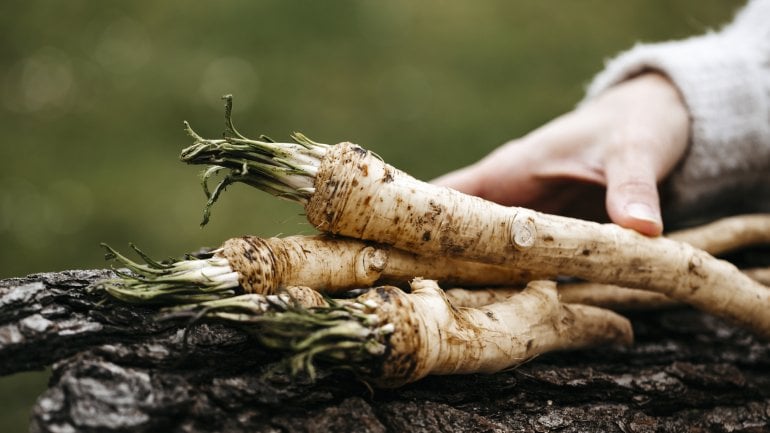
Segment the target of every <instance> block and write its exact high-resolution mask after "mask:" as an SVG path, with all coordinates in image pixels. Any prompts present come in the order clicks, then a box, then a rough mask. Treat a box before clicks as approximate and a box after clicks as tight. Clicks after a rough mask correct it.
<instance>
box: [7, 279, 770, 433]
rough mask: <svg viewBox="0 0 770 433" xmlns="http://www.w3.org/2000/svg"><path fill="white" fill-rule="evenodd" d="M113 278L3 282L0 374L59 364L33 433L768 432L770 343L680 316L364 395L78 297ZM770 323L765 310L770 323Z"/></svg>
mask: <svg viewBox="0 0 770 433" xmlns="http://www.w3.org/2000/svg"><path fill="white" fill-rule="evenodd" d="M107 275H109V271H101V270H97V271H68V272H61V273H48V274H38V275H32V276H29V277H26V278H17V279H9V280H4V281H0V359H2V362H1V363H0V373H2V374H10V373H13V372H18V371H25V370H32V369H38V368H42V367H44V366H46V365H51V364H53V377H52V379H51V383H50V388H49V389H48V390H47V391H46V392H45V393H44V394H43V395H42V396H40V398H39V400H38V402H37V405H36V406H35V408H34V411H33V414H32V429H33V431H36V432H61V433H63V432H75V431H78V432H96V431H100V432H123V431H126V432H128V431H131V432H149V431H168V432H204V431H243V432H332V431H333V432H345V431H351V432H398V431H409V432H438V431H442V432H497V431H501V432H503V431H519V432H546V431H559V432H586V431H597V432H599V431H601V432H624V433H628V432H688V431H692V432H702V431H716V432H722V431H724V432H728V431H729V432H763V431H770V343H768V342H766V341H761V340H759V339H757V338H756V337H754V336H752V335H751V334H748V333H747V332H744V331H742V330H739V329H736V328H735V327H732V326H730V325H729V324H726V323H724V322H722V321H720V320H717V319H714V318H713V317H710V316H707V315H704V314H701V313H698V312H695V311H692V310H689V309H682V310H675V311H667V312H661V313H645V314H644V315H639V316H635V317H632V320H633V323H634V328H635V331H636V336H637V342H636V344H635V345H634V346H633V347H632V348H629V349H621V348H603V349H599V350H593V351H584V352H573V353H562V354H551V355H548V356H543V357H541V358H539V359H537V360H534V361H532V362H530V363H529V364H526V365H524V366H522V367H520V368H518V369H516V370H513V371H509V372H505V373H500V374H495V375H467V376H452V377H430V378H428V379H425V380H422V381H420V382H418V383H415V384H412V385H409V386H406V387H403V388H401V389H398V390H392V391H383V390H371V389H369V388H368V387H367V385H366V384H364V383H361V382H360V381H357V380H356V379H355V378H353V377H352V376H351V375H349V374H347V373H345V372H333V371H328V370H321V371H320V373H319V377H318V379H317V380H316V382H315V383H309V382H308V381H307V380H303V379H297V380H291V379H289V378H288V377H287V376H286V374H284V371H283V369H282V367H281V364H280V358H279V357H278V356H277V355H275V354H272V353H269V352H266V351H263V350H261V349H259V348H258V347H257V346H256V345H255V344H254V343H253V341H251V340H250V338H249V336H248V335H247V334H246V333H244V332H242V331H240V330H239V329H237V328H233V327H227V326H224V325H221V324H214V323H204V324H199V325H195V326H193V327H191V328H190V329H189V334H188V341H187V344H185V343H184V341H183V327H182V326H180V325H179V324H178V323H159V322H157V321H156V320H154V315H155V310H153V309H150V308H145V307H136V306H129V305H125V304H119V303H116V302H112V301H106V300H104V299H103V297H102V296H100V295H98V294H93V293H88V292H87V291H86V290H85V287H86V286H87V285H88V284H89V283H90V282H92V281H94V280H96V279H99V278H103V277H105V276H107ZM768 314H770V313H768Z"/></svg>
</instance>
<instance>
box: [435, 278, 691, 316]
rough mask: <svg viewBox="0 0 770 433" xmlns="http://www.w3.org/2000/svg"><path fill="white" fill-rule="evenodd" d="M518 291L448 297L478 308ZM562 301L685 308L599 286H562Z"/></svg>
mask: <svg viewBox="0 0 770 433" xmlns="http://www.w3.org/2000/svg"><path fill="white" fill-rule="evenodd" d="M519 292H521V289H520V288H504V287H496V288H488V289H462V288H453V289H449V290H447V291H446V296H447V299H449V302H451V303H452V305H454V306H456V307H471V308H477V307H482V306H484V305H489V304H492V303H494V302H499V301H501V300H503V299H505V298H507V297H509V296H512V295H514V294H516V293H519ZM559 299H560V300H561V301H562V302H567V303H570V304H584V305H592V306H594V307H601V308H606V309H608V310H613V311H646V310H659V309H663V308H673V307H677V306H681V305H682V303H681V302H678V301H675V300H673V299H671V298H669V297H667V296H665V295H662V294H660V293H656V292H649V291H647V290H638V289H626V288H624V287H617V286H612V285H607V284H596V283H567V284H559Z"/></svg>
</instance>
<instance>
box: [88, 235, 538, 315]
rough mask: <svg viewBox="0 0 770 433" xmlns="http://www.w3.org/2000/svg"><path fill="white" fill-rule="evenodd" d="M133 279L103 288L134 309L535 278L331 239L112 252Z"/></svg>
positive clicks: (250, 240)
mask: <svg viewBox="0 0 770 433" xmlns="http://www.w3.org/2000/svg"><path fill="white" fill-rule="evenodd" d="M105 248H106V249H107V251H108V255H109V257H110V258H115V259H117V260H118V261H119V262H120V263H121V264H122V265H123V266H125V267H127V268H129V269H131V270H132V271H133V273H132V274H121V275H119V277H118V278H113V279H109V280H105V281H101V282H99V283H98V284H97V287H99V288H101V289H103V290H105V291H107V292H108V293H109V294H111V295H113V296H114V297H116V298H118V299H121V300H123V301H127V302H135V303H139V302H156V303H161V302H172V303H175V302H195V301H207V300H213V299H218V298H222V297H229V296H235V295H237V294H239V293H244V292H245V293H257V294H264V295H269V294H273V293H276V291H277V290H278V289H280V288H282V287H291V286H308V287H311V288H313V289H316V290H319V291H322V292H324V293H327V294H335V293H339V292H343V291H347V290H350V289H356V288H366V287H372V286H374V285H381V284H400V283H407V282H409V281H411V280H412V279H413V278H415V277H425V278H430V279H435V280H438V281H439V282H440V283H441V284H447V285H465V286H476V285H512V284H523V283H524V282H527V281H531V280H532V279H533V278H535V277H536V275H533V274H532V273H531V272H526V271H519V270H517V269H514V268H506V267H501V266H494V265H489V264H485V263H478V262H465V261H462V260H458V259H454V258H451V257H446V256H441V257H420V256H418V255H417V254H414V253H409V252H405V251H401V250H397V249H395V248H391V247H389V246H387V245H382V244H376V243H372V242H362V241H359V240H354V239H347V238H342V237H331V236H323V235H320V236H289V237H285V238H266V239H265V238H258V237H255V236H243V237H239V238H232V239H229V240H227V241H225V242H224V243H223V244H222V246H221V247H220V248H218V249H216V250H214V251H212V256H211V257H207V258H201V259H194V258H188V259H186V260H181V261H177V262H172V263H167V264H163V263H159V262H157V261H154V260H152V259H150V258H149V257H147V255H146V254H144V253H142V252H141V251H139V250H138V249H136V248H135V247H134V250H135V251H136V252H137V253H138V254H139V255H140V256H141V257H142V258H143V259H144V261H145V262H146V263H145V264H140V263H136V262H134V261H132V260H130V259H128V258H127V257H125V256H123V255H121V254H120V253H118V252H117V251H115V250H113V249H112V248H110V247H109V246H107V245H105Z"/></svg>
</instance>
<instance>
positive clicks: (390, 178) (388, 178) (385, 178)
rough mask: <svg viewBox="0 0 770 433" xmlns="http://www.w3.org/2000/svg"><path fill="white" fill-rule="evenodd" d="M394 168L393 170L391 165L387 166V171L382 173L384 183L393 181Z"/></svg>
mask: <svg viewBox="0 0 770 433" xmlns="http://www.w3.org/2000/svg"><path fill="white" fill-rule="evenodd" d="M392 171H393V170H391V168H390V167H387V166H386V167H385V173H384V174H383V175H382V183H391V182H393V173H392Z"/></svg>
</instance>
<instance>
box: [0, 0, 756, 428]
mask: <svg viewBox="0 0 770 433" xmlns="http://www.w3.org/2000/svg"><path fill="white" fill-rule="evenodd" d="M740 5H741V2H738V1H724V0H721V1H720V0H699V1H698V0H627V1H620V2H619V1H611V0H584V1H568V0H561V1H555V0H543V1H537V2H535V1H511V0H489V1H476V2H472V1H459V0H457V1H449V0H444V1H422V2H417V1H394V0H389V1H384V0H383V1H375V0H366V1H364V0H362V1H350V0H334V1H315V2H310V1H305V2H299V1H286V0H280V1H279V0H274V1H246V0H242V1H220V2H187V1H149V0H146V1H133V2H109V1H103V2H97V1H85V0H69V1H66V2H53V1H31V2H22V1H7V2H3V5H2V6H0V162H2V167H1V168H0V185H2V188H0V278H5V277H13V276H22V275H26V274H29V273H34V272H42V271H56V270H62V269H68V268H98V267H103V266H105V263H104V261H103V259H102V254H101V250H100V249H99V247H98V243H99V242H102V241H105V242H108V243H110V244H112V245H114V246H118V247H121V248H123V249H125V245H126V244H127V243H128V242H129V241H133V242H135V243H136V244H138V245H139V246H141V247H142V248H144V249H145V250H146V251H147V252H148V253H150V254H151V255H154V256H158V257H168V256H178V255H180V254H181V253H183V252H186V251H190V250H195V249H197V248H199V247H200V246H204V245H209V246H213V245H217V244H219V243H220V242H221V241H223V240H224V239H226V238H228V237H232V236H236V235H242V234H247V233H249V234H256V235H262V236H271V235H277V234H294V233H311V232H312V231H313V230H312V228H310V227H309V226H308V225H307V224H306V223H305V222H304V219H303V217H302V216H301V209H300V208H298V207H296V206H295V205H293V204H291V203H285V202H282V201H277V200H275V199H272V198H269V197H267V196H266V195H264V194H262V193H259V192H257V191H254V190H250V189H248V187H245V186H235V187H231V188H230V190H229V191H228V193H227V194H226V195H224V196H223V199H222V200H221V201H220V203H219V204H218V205H217V206H216V207H215V208H214V213H213V219H212V222H211V223H210V224H209V225H208V226H207V227H206V228H205V229H200V228H199V227H198V223H199V221H200V217H201V209H202V205H203V203H204V197H203V193H202V192H201V189H200V187H199V184H198V178H197V174H198V172H199V168H196V167H189V166H184V165H182V164H181V163H180V162H178V160H177V155H178V153H179V150H180V149H181V148H182V147H183V146H184V145H186V144H188V142H189V140H188V139H187V138H186V136H185V135H184V133H183V132H182V128H181V125H182V120H183V119H187V120H189V121H190V122H191V123H192V125H193V126H194V127H195V128H196V129H197V130H198V131H199V132H201V133H202V134H204V135H208V136H215V135H218V134H219V133H220V132H221V130H222V102H221V101H220V100H219V96H220V95H222V94H224V93H233V94H234V95H235V110H234V112H235V122H236V125H237V126H238V127H239V129H240V130H241V132H244V133H248V134H251V135H257V134H259V133H266V134H268V135H270V136H272V137H273V138H284V137H287V136H288V133H289V132H291V131H294V130H300V131H303V132H305V133H306V134H308V135H309V136H310V137H312V138H314V139H316V140H319V141H324V142H329V143H333V142H337V141H342V140H349V141H353V142H357V143H359V144H362V145H364V146H366V147H368V148H370V149H372V150H374V151H376V152H377V153H379V154H380V155H381V156H382V157H383V158H384V159H385V160H387V161H389V162H391V163H392V164H394V165H396V166H398V167H400V168H402V169H404V170H406V171H408V172H410V173H411V174H413V175H415V176H416V177H419V178H423V179H430V178H432V177H435V176H438V175H440V174H442V173H444V172H446V171H448V170H451V169H454V168H457V167H460V166H462V165H464V164H467V163H470V162H472V161H474V160H476V159H478V158H479V157H481V156H483V155H484V154H486V153H487V152H489V151H490V150H492V149H493V148H494V147H496V146H497V145H499V144H501V143H502V142H504V141H506V140H508V139H511V138H513V137H516V136H519V135H522V134H525V133H526V132H528V131H529V130H531V129H533V128H535V127H537V126H539V125H541V124H542V123H544V122H547V121H548V120H549V119H551V118H553V117H555V116H557V115H559V114H561V113H563V112H565V111H567V110H570V109H571V107H573V106H574V105H575V103H576V102H577V101H578V100H579V99H580V98H581V95H582V92H583V89H584V86H585V85H586V83H587V82H588V80H589V79H590V78H591V77H592V75H593V74H595V73H596V72H598V71H599V70H600V69H601V67H602V62H603V60H604V59H606V58H608V57H610V56H612V55H613V54H615V53H617V52H619V51H621V50H623V49H625V48H628V47H630V46H631V45H632V44H633V43H634V42H636V41H657V40H665V39H671V38H682V37H686V36H688V35H692V34H698V33H702V32H704V31H706V30H708V29H712V28H716V27H718V25H719V24H720V23H723V22H725V21H727V20H729V18H730V17H731V15H732V13H733V11H734V10H736V9H737V8H738V7H740ZM0 362H2V360H0ZM45 381H46V373H40V372H38V373H28V374H23V375H16V376H13V377H10V378H3V379H0V430H2V431H3V432H12V431H23V430H25V429H26V426H27V417H28V411H29V408H30V406H31V405H32V404H33V402H34V399H35V398H36V396H37V395H38V394H39V393H40V392H42V390H43V389H44V387H45Z"/></svg>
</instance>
